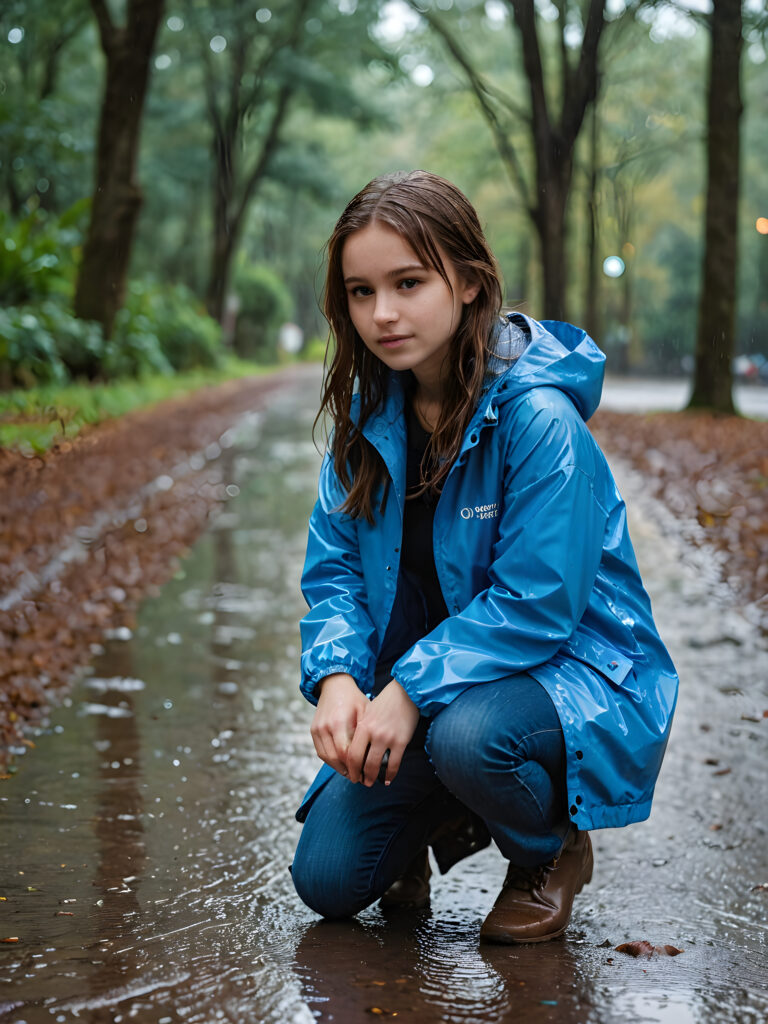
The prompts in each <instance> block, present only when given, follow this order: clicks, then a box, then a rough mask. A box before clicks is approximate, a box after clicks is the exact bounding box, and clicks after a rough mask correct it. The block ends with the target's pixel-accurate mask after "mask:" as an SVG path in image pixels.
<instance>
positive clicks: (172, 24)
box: [165, 14, 184, 32]
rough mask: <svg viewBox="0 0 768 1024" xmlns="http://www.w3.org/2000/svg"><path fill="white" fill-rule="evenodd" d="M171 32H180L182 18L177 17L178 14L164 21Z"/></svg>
mask: <svg viewBox="0 0 768 1024" xmlns="http://www.w3.org/2000/svg"><path fill="white" fill-rule="evenodd" d="M165 24H166V25H167V26H168V28H169V29H170V30H171V32H181V30H182V29H183V28H184V19H183V18H180V17H178V15H176V14H174V15H172V16H171V17H170V18H169V19H168V21H166V23H165Z"/></svg>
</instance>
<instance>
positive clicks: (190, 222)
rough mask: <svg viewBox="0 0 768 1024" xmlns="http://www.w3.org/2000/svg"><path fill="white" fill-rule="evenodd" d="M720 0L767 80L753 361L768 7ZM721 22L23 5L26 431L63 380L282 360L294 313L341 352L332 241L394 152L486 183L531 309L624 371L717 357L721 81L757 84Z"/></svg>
mask: <svg viewBox="0 0 768 1024" xmlns="http://www.w3.org/2000/svg"><path fill="white" fill-rule="evenodd" d="M718 10H719V12H720V15H721V27H722V23H723V18H725V22H726V26H725V27H726V29H727V28H728V19H730V28H731V35H732V36H733V26H734V24H736V22H737V21H738V24H737V27H736V34H737V37H738V41H739V47H738V53H737V58H736V59H737V60H738V65H737V70H736V76H737V83H738V77H739V65H740V90H741V95H740V97H739V96H738V95H737V96H736V100H735V102H736V103H737V107H736V108H733V109H738V105H742V104H743V116H742V117H741V120H740V143H739V124H738V121H739V118H738V114H737V115H736V116H735V117H733V118H731V120H732V121H734V122H736V123H735V124H734V125H733V128H734V132H735V138H736V145H735V147H733V146H730V145H728V146H726V147H721V148H725V149H726V150H727V152H726V155H727V156H732V155H733V151H734V149H735V151H736V157H737V160H738V156H739V153H740V157H741V167H740V173H739V168H738V162H737V163H736V171H737V177H736V179H735V181H736V188H735V195H734V196H733V201H734V203H737V204H738V207H737V208H738V214H737V222H736V223H735V225H734V226H735V227H737V228H738V259H735V258H734V259H731V260H730V261H726V262H729V264H730V266H731V267H732V268H733V269H734V270H735V268H736V267H738V276H737V278H736V280H737V286H736V287H737V290H736V296H735V303H736V304H735V317H734V334H733V338H732V339H730V340H729V344H730V345H731V348H730V350H729V357H730V355H731V354H736V353H737V352H738V353H742V354H752V355H754V356H756V357H757V359H756V362H755V365H756V366H757V365H759V363H760V357H761V356H764V357H768V341H767V340H766V339H767V338H768V287H767V285H766V282H768V173H767V172H766V167H767V166H768V60H767V58H768V15H767V14H766V5H765V0H744V2H743V3H740V0H716V2H715V5H714V12H715V14H717V13H718ZM714 25H715V21H714V17H713V14H712V7H711V5H710V4H708V3H707V2H706V0H701V2H697V0H685V2H681V3H668V2H643V0H634V2H631V3H626V0H580V2H579V0H536V2H535V4H534V2H533V0H508V2H502V0H487V2H477V0H434V2H415V0H413V2H411V0H408V2H406V0H388V2H376V0H295V2H286V0H221V2H218V3H216V4H215V5H214V4H209V3H204V2H201V0H168V2H165V3H164V2H163V0H122V2H118V0H111V2H109V3H108V2H107V0H90V2H89V0H60V2H58V3H57V4H55V5H54V4H50V3H49V2H46V0H7V2H6V3H5V4H4V5H3V8H2V11H1V12H0V305H1V306H2V308H1V309H0V389H2V390H3V391H4V392H5V399H4V400H3V401H4V405H3V408H4V409H5V410H6V414H5V416H4V417H3V418H4V421H5V422H4V423H0V444H2V443H9V441H11V442H12V441H13V438H14V436H18V435H14V433H13V431H14V430H16V431H17V430H18V429H19V428H18V420H19V418H20V415H19V413H20V411H23V415H22V416H21V418H22V419H24V417H26V419H27V420H29V419H33V418H34V417H35V416H38V417H39V416H40V415H42V413H41V410H42V409H44V408H45V407H47V408H48V409H49V416H48V418H49V420H55V419H56V418H57V417H58V418H61V416H62V406H61V404H60V403H59V404H56V399H55V398H54V399H51V397H50V396H51V394H52V392H51V391H50V388H51V387H52V388H54V392H53V394H55V395H58V394H60V393H61V391H60V389H62V388H65V386H66V385H67V384H68V383H69V382H71V381H77V380H82V381H85V382H88V386H89V387H90V386H91V385H92V384H93V383H94V382H96V383H99V382H104V381H110V380H115V379H116V380H118V381H121V380H125V379H129V380H130V379H140V380H144V381H146V380H147V379H148V378H149V377H152V378H153V379H156V378H161V379H167V380H173V379H175V378H179V379H180V380H181V379H182V378H183V381H182V385H181V386H191V385H188V381H192V383H195V382H197V383H198V384H199V383H200V381H201V380H202V379H213V376H214V375H216V374H219V375H224V376H227V375H232V374H235V373H242V372H245V370H244V368H243V367H244V366H245V365H246V364H243V363H242V362H237V361H235V360H233V358H232V355H234V356H236V357H238V358H239V359H240V360H247V361H249V363H248V364H247V365H251V363H252V361H253V360H257V361H260V362H263V363H270V362H274V361H275V360H276V359H277V358H278V357H279V355H280V353H279V351H278V348H279V346H278V339H279V328H280V326H281V325H282V324H284V323H286V322H293V323H295V324H297V325H298V326H299V327H300V328H301V331H302V332H303V334H302V336H303V346H302V349H301V353H300V354H301V355H303V356H305V357H309V358H317V357H320V356H321V355H322V352H323V350H324V344H325V341H324V339H325V327H324V324H323V321H322V319H321V317H320V315H319V313H318V310H317V299H318V295H319V293H320V291H321V287H322V248H323V243H324V242H325V240H326V238H327V237H328V235H329V233H330V230H331V228H332V226H333V223H334V221H335V219H336V217H337V216H338V214H339V212H340V210H341V209H342V208H343V206H344V204H345V203H346V201H347V200H348V199H349V198H350V196H351V195H353V194H354V192H355V191H357V190H358V189H359V188H360V187H361V186H362V185H363V184H365V182H366V181H368V180H369V179H370V178H372V177H374V176H375V175H377V174H380V173H382V172H385V171H388V170H392V169H395V168H410V167H415V166H420V167H425V168H428V169H430V170H432V171H435V172H437V173H439V174H442V175H444V176H445V177H447V178H449V179H451V180H453V181H455V182H456V183H457V184H458V185H459V186H460V187H461V188H462V189H463V190H464V191H465V192H466V193H467V194H468V195H469V197H470V198H471V200H472V201H473V202H474V203H475V205H476V207H477V209H478V211H479V213H480V217H481V221H482V222H483V224H484V225H485V226H486V229H487V233H488V236H489V240H490V242H491V246H492V248H493V249H494V251H495V252H496V254H497V256H498V258H499V261H500V264H501V268H502V272H503V275H504V280H505V286H506V295H505V299H506V302H507V303H508V304H509V306H510V307H513V308H516V309H522V310H523V311H524V312H527V313H530V314H532V315H534V316H542V315H544V316H552V315H555V316H557V317H559V318H568V319H571V320H573V321H575V322H577V323H582V324H584V325H585V326H587V328H588V329H589V330H590V332H591V333H593V335H594V336H595V337H596V338H597V340H598V341H599V343H600V344H601V346H602V347H603V348H604V349H605V350H606V351H607V354H608V368H609V371H610V370H612V371H614V372H637V373H663V374H680V375H683V374H689V373H691V371H692V370H693V368H694V363H695V358H694V356H695V353H696V337H697V322H698V325H699V334H701V321H702V306H701V302H702V299H703V298H704V297H706V292H707V289H705V288H703V285H702V281H703V275H702V267H703V262H704V257H705V206H706V188H707V152H708V145H707V140H708V137H709V139H710V145H709V151H710V157H711V155H712V151H713V149H715V148H716V146H715V145H713V141H712V140H713V136H712V131H711V128H710V131H709V133H708V131H707V97H708V90H709V93H710V96H711V95H712V94H714V95H715V97H716V98H717V97H718V95H722V96H725V95H726V93H727V91H728V81H727V70H726V68H725V63H724V62H723V63H722V64H717V63H714V64H713V63H712V60H711V49H710V40H711V36H712V31H713V27H714ZM523 40H525V41H526V42H525V45H523ZM734 45H735V44H734ZM732 49H733V46H732ZM537 61H538V62H539V63H538V68H537ZM713 74H714V77H713ZM537 75H538V76H539V77H538V81H537V80H536V78H537ZM719 75H723V78H722V80H719V78H718V76H719ZM710 105H711V104H710ZM548 162H549V163H548ZM550 164H551V165H550ZM710 174H711V164H710ZM547 175H549V177H547ZM739 179H740V189H739V187H738V182H739ZM731 191H734V190H733V189H732V190H731ZM92 197H95V198H92ZM558 204H559V206H558ZM558 231H559V232H560V237H554V236H555V235H557V232H558ZM734 237H735V236H734ZM711 248H712V246H710V249H711ZM548 250H549V255H548ZM552 252H556V253H557V252H559V254H560V255H559V257H557V255H556V257H555V258H554V259H553V257H552ZM558 258H559V264H558ZM709 291H710V292H711V291H712V289H711V288H710V289H709ZM710 298H711V296H710ZM727 315H728V314H727V313H726V319H727ZM715 343H716V342H715V341H713V345H714V344H715ZM196 368H202V371H203V375H204V376H203V377H202V378H201V377H199V375H198V376H195V373H198V374H199V372H200V370H199V369H196ZM728 369H729V367H726V370H728ZM190 373H191V374H192V376H191V377H189V374H190ZM185 374H186V375H187V376H186V377H185V376H184V375H185ZM41 385H42V386H43V391H42V392H41V390H40V387H41ZM45 388H48V389H49V390H45ZM57 389H58V390H57ZM153 393H154V392H153ZM32 394H34V395H35V396H36V397H35V399H34V402H36V403H37V406H36V408H37V412H33V411H31V410H32V405H33V404H34V402H32V404H30V401H31V400H30V399H29V397H28V396H30V395H32ZM41 395H42V397H41ZM25 396H26V397H25ZM73 401H74V402H75V403H76V404H81V405H82V404H87V402H86V401H85V400H84V398H83V392H82V391H79V392H78V393H77V397H76V398H74V399H72V400H71V401H70V404H72V402H73ZM51 402H53V404H51ZM25 403H26V404H25ZM8 409H11V412H10V413H8V412H7V410H8ZM51 409H52V410H53V411H52V412H51V411H50V410H51ZM43 418H45V417H44V416H43ZM54 426H55V424H54ZM51 429H52V428H50V425H49V428H48V433H47V434H46V430H45V429H43V428H41V430H42V432H41V434H40V435H39V436H40V437H43V436H44V435H45V436H46V437H48V436H49V435H50V433H51ZM23 430H24V431H25V438H26V442H25V443H28V442H29V438H30V436H31V435H30V431H29V424H28V423H27V424H26V425H25V426H24V427H23ZM32 443H33V445H34V444H35V443H36V442H35V437H34V436H32ZM40 443H47V442H43V441H41V442H40Z"/></svg>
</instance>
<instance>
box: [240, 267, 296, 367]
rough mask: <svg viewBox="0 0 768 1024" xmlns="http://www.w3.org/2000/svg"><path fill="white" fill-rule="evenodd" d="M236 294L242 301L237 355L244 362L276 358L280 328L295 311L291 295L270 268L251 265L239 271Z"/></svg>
mask: <svg viewBox="0 0 768 1024" xmlns="http://www.w3.org/2000/svg"><path fill="white" fill-rule="evenodd" d="M235 291H236V292H237V295H238V298H239V299H240V311H239V314H238V317H237V325H236V327H235V337H234V347H235V352H236V353H237V355H239V356H240V357H241V358H243V359H256V360H260V361H262V362H266V361H269V360H272V359H274V358H275V356H276V354H277V341H278V333H279V329H280V325H281V324H282V323H284V322H285V321H286V320H288V319H289V317H290V315H291V312H292V309H293V302H292V299H291V295H290V292H289V291H288V289H287V288H286V287H285V285H284V284H283V282H282V280H281V279H280V278H279V277H278V276H277V274H275V273H274V271H273V270H271V269H270V268H269V267H265V266H263V265H262V264H249V263H241V264H240V266H239V268H238V269H237V271H236V272H235Z"/></svg>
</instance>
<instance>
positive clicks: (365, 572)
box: [297, 314, 677, 829]
mask: <svg viewBox="0 0 768 1024" xmlns="http://www.w3.org/2000/svg"><path fill="white" fill-rule="evenodd" d="M515 322H517V323H518V324H524V325H525V326H526V327H527V330H528V331H529V332H530V341H529V342H528V344H527V346H525V347H524V348H523V350H522V354H521V355H520V356H519V358H516V359H515V360H514V361H510V360H509V358H506V359H505V351H506V353H509V351H510V336H511V335H514V334H515V333H516V335H517V338H518V340H519V338H520V337H521V336H522V332H521V331H520V329H519V327H516V326H515ZM503 323H504V326H503V327H502V328H501V329H500V331H499V333H498V335H497V338H496V343H495V350H496V353H497V356H496V357H495V358H492V359H491V360H490V366H489V375H488V378H487V382H486V383H487V387H486V388H485V389H484V391H483V394H482V397H481V400H480V402H479V404H478V407H477V409H476V411H475V413H474V415H473V417H472V420H471V422H470V423H469V426H468V427H467V430H466V433H465V435H464V439H463V443H462V446H461V450H460V454H459V456H458V458H457V459H456V461H455V463H454V465H453V466H452V468H451V471H450V474H449V475H448V477H447V478H446V480H445V483H444V486H443V489H442V493H441V495H440V498H439V501H438V504H437V508H436V512H435V519H434V535H433V540H434V557H435V565H436V568H437V574H438V578H439V581H440V586H441V589H442V592H443V596H444V598H445V603H446V606H447V608H448V610H449V613H450V616H449V618H447V619H445V620H444V621H443V622H442V623H441V624H440V625H439V626H437V628H435V629H433V630H432V632H430V633H428V634H427V635H426V636H424V637H423V639H421V640H419V641H418V642H417V643H415V644H414V645H413V646H412V647H411V648H410V649H409V650H407V651H406V652H405V653H404V654H403V655H402V657H401V658H400V659H399V660H398V661H396V662H395V664H394V667H393V669H392V676H393V678H394V679H396V680H397V681H398V682H399V683H400V684H401V685H402V686H403V687H404V688H405V690H406V691H407V693H408V696H409V697H410V698H411V700H412V701H413V702H414V703H415V704H416V706H417V707H418V708H419V710H420V712H421V714H422V715H426V716H430V717H431V716H433V715H435V714H437V713H439V711H440V710H441V709H442V708H443V707H445V706H446V705H448V704H450V703H451V701H452V700H454V699H455V698H456V697H458V696H459V694H461V693H462V692H463V691H464V690H466V689H467V688H468V687H470V686H474V685H475V684H477V683H484V682H489V681H493V680H497V679H500V678H505V677H509V685H510V686H514V685H515V680H514V675H515V673H519V672H528V673H530V675H532V676H533V677H534V678H535V679H537V680H538V681H539V682H540V683H541V684H542V686H544V688H545V689H546V691H547V693H548V694H549V696H550V697H551V699H552V701H553V703H554V705H555V708H556V709H557V713H558V715H559V717H560V722H561V725H562V728H563V734H564V737H565V745H566V750H567V784H568V803H569V807H570V815H571V819H572V821H573V822H574V824H576V825H577V826H578V827H579V828H581V829H591V828H604V827H610V826H621V825H626V824H629V823H630V822H635V821H641V820H643V819H644V818H646V817H648V815H649V813H650V808H651V798H652V795H653V788H654V785H655V782H656V777H657V774H658V771H659V768H660V765H661V760H662V757H663V754H664V749H665V747H666V743H667V738H668V735H669V730H670V726H671V722H672V715H673V711H674V707H675V701H676V698H677V675H676V672H675V669H674V666H673V664H672V662H671V660H670V658H669V655H668V654H667V651H666V649H665V647H664V645H663V644H662V642H661V640H660V638H659V635H658V633H657V631H656V627H655V625H654V622H653V617H652V614H651V605H650V600H649V598H648V595H647V594H646V592H645V590H644V588H643V585H642V582H641V579H640V575H639V572H638V568H637V562H636V560H635V555H634V551H633V549H632V544H631V542H630V538H629V534H628V531H627V520H626V510H625V506H624V502H623V501H622V499H621V496H620V495H619V493H618V490H617V488H616V484H615V482H614V479H613V476H612V475H611V472H610V470H609V468H608V465H607V464H606V461H605V458H604V456H603V454H602V452H601V451H600V449H599V448H598V446H597V444H596V443H595V441H594V439H593V438H592V435H591V434H590V432H589V430H588V429H587V427H586V422H585V421H586V420H588V419H589V417H590V416H591V415H592V413H593V412H594V411H595V409H596V408H597V405H598V402H599V399H600V392H601V389H602V380H603V368H604V361H605V357H604V355H603V354H602V352H601V351H600V350H599V349H598V348H597V346H596V345H595V344H594V342H593V341H592V340H591V338H589V337H588V335H587V334H586V333H585V332H584V331H582V330H579V329H578V328H576V327H573V326H571V325H570V324H564V323H558V322H555V321H544V322H541V323H538V322H536V321H535V320H530V319H528V318H523V317H521V316H520V315H519V314H511V315H510V316H509V317H508V318H507V320H506V321H504V322H503ZM403 408H404V394H403V387H402V382H401V380H400V379H399V375H398V374H395V373H393V374H392V375H391V380H390V386H389V390H388V394H387V396H386V399H385V401H384V402H383V405H382V407H381V408H380V410H379V411H378V412H377V413H376V414H375V415H373V416H371V417H370V418H369V420H368V422H367V423H366V424H365V426H364V428H363V433H364V435H365V437H367V438H368V440H369V441H370V442H371V443H372V444H373V445H374V447H375V448H376V449H377V451H378V452H379V453H380V455H381V457H382V459H383V460H384V463H385V464H386V467H387V471H388V474H389V480H388V481H386V483H385V484H384V485H383V487H382V493H381V495H380V496H379V498H380V502H379V501H377V509H378V511H377V514H376V519H375V522H374V523H373V524H369V523H367V522H366V521H365V520H361V519H353V518H352V517H350V516H349V515H347V514H345V513H341V512H340V511H338V506H339V505H340V504H341V503H342V501H343V500H344V496H345V495H344V491H343V489H342V487H341V485H340V483H339V481H338V479H337V477H336V474H335V472H334V468H333V464H332V460H331V459H330V457H329V456H328V455H326V457H325V460H324V462H323V465H322V469H321V472H320V484H319V497H318V501H317V504H316V505H315V508H314V511H313V513H312V516H311V520H310V527H309V542H308V546H307V555H306V563H305V566H304V573H303V577H302V589H303V592H304V596H305V598H306V600H307V603H308V604H309V608H310V610H309V612H308V613H307V615H306V616H305V618H304V619H303V620H302V623H301V636H302V650H303V653H302V686H301V688H302V692H303V693H304V695H305V696H306V697H307V699H308V700H309V701H310V702H311V703H313V704H316V703H317V697H316V695H315V693H314V688H315V686H316V684H317V683H318V681H319V680H320V679H322V678H324V677H325V676H327V675H330V674H331V673H334V672H348V673H349V674H350V675H352V676H353V677H354V678H355V680H356V681H357V684H358V686H359V687H360V688H361V690H362V691H363V692H364V693H366V694H368V695H370V694H371V692H372V688H373V680H374V670H375V667H376V663H377V659H378V656H379V653H380V651H381V649H382V642H383V640H384V637H385V634H386V632H387V629H388V627H389V626H390V624H391V619H392V617H393V615H395V616H396V615H398V614H401V612H400V609H399V605H400V604H401V603H402V602H399V601H396V592H397V581H398V562H399V551H400V544H401V537H402V522H403V504H404V500H405V493H404V492H405V461H406V427H405V418H404V415H403ZM387 491H388V492H389V493H388V496H387V497H386V500H385V492H387ZM393 499H394V500H393ZM332 773H333V769H332V768H330V767H329V766H328V765H324V766H323V767H322V768H321V770H320V772H319V774H318V776H317V778H316V779H315V781H314V783H313V785H312V786H311V787H310V789H309V791H308V792H307V794H306V796H305V798H304V801H303V803H302V806H301V808H300V809H299V811H298V813H297V817H298V819H299V820H304V818H305V817H306V814H307V811H308V809H309V806H310V805H311V802H312V800H313V797H314V795H315V794H316V792H317V791H318V790H319V788H320V787H321V786H322V785H324V783H325V782H326V781H327V780H328V779H329V778H330V777H331V775H332Z"/></svg>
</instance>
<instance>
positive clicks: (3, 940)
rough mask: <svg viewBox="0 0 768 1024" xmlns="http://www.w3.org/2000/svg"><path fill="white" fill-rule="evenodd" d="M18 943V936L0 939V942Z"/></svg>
mask: <svg viewBox="0 0 768 1024" xmlns="http://www.w3.org/2000/svg"><path fill="white" fill-rule="evenodd" d="M18 941H19V937H18V935H12V936H10V937H9V938H7V939H0V942H18Z"/></svg>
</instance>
